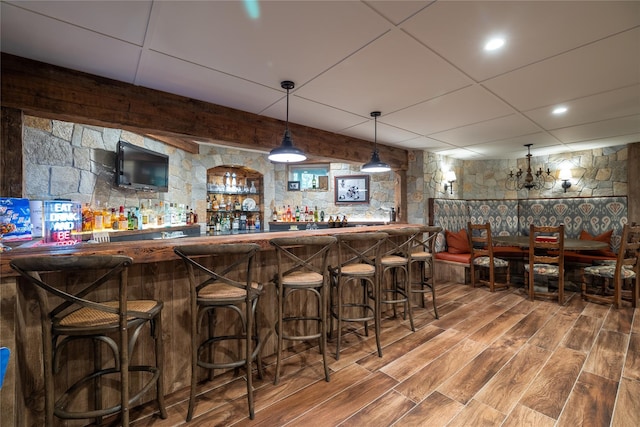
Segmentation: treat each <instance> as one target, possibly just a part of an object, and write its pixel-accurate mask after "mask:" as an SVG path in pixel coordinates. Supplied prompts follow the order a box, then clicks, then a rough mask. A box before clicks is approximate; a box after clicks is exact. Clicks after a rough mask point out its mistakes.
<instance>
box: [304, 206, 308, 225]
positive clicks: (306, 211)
mask: <svg viewBox="0 0 640 427" xmlns="http://www.w3.org/2000/svg"><path fill="white" fill-rule="evenodd" d="M303 221H304V222H309V206H305V207H304V220H303Z"/></svg>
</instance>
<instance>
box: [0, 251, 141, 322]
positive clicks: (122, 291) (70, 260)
mask: <svg viewBox="0 0 640 427" xmlns="http://www.w3.org/2000/svg"><path fill="white" fill-rule="evenodd" d="M132 263H133V260H132V259H131V258H130V257H127V256H122V255H86V256H66V255H65V256H43V257H40V256H37V257H24V258H16V259H13V260H11V262H10V265H11V268H13V269H14V270H16V271H17V272H18V273H20V275H21V276H22V277H24V278H25V279H26V280H27V281H28V282H29V283H30V284H32V285H35V286H36V291H37V292H36V293H37V296H38V303H39V304H40V307H41V313H42V316H43V319H42V320H43V322H47V321H54V322H55V319H56V318H57V317H61V316H63V315H65V314H66V313H68V312H70V311H75V310H77V309H78V308H80V307H87V308H93V309H96V310H100V311H104V312H107V313H112V314H116V315H118V314H120V313H121V312H124V311H125V310H126V304H127V274H126V268H127V267H129V266H130V265H131V264H132ZM89 270H104V273H103V274H102V275H101V276H100V277H98V278H97V279H95V280H93V281H91V282H90V283H89V284H88V285H87V286H85V287H84V288H83V289H81V290H80V291H78V292H76V293H75V294H72V293H69V292H66V291H64V290H62V289H59V288H57V287H55V286H53V285H51V284H49V283H47V282H46V281H44V280H43V279H42V277H41V274H42V273H55V272H77V273H78V274H81V275H82V277H86V274H87V272H88V271H89ZM114 278H118V279H119V301H120V305H119V307H114V306H111V305H105V304H101V303H100V302H97V301H94V300H91V299H88V296H89V295H90V294H91V293H93V292H94V291H96V290H98V288H99V287H100V286H101V285H103V284H105V283H107V282H108V281H109V280H111V279H114ZM49 294H52V295H55V296H57V297H60V298H62V299H63V302H62V303H60V304H59V305H57V306H56V307H54V308H53V309H51V308H50V307H49ZM49 310H50V311H49ZM129 312H130V313H131V314H132V315H135V316H136V317H140V318H148V317H149V316H148V314H147V313H139V312H134V311H129ZM45 316H46V318H45ZM121 323H124V325H125V326H126V317H125V316H121Z"/></svg>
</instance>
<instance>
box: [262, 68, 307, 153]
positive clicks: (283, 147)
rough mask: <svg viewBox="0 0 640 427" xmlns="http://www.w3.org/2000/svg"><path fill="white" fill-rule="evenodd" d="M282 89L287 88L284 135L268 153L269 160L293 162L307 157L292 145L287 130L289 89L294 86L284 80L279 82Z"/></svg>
mask: <svg viewBox="0 0 640 427" xmlns="http://www.w3.org/2000/svg"><path fill="white" fill-rule="evenodd" d="M280 86H281V87H282V89H286V90H287V121H286V124H285V128H284V136H283V137H282V143H281V144H280V146H279V147H278V148H274V149H273V150H271V152H270V153H269V160H271V161H272V162H276V163H295V162H301V161H303V160H306V159H307V156H306V155H305V154H304V151H302V150H301V149H299V148H296V147H294V146H293V141H292V140H291V133H290V132H289V90H291V89H293V88H294V84H293V82H292V81H289V80H285V81H283V82H282V83H280Z"/></svg>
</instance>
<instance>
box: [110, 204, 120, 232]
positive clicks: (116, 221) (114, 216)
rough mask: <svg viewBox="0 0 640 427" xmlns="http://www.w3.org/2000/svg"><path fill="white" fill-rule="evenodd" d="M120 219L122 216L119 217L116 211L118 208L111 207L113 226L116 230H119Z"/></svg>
mask: <svg viewBox="0 0 640 427" xmlns="http://www.w3.org/2000/svg"><path fill="white" fill-rule="evenodd" d="M119 220H120V218H119V217H118V214H117V213H116V208H111V228H112V229H114V230H117V229H118V228H119V227H118V226H119V225H120V224H119Z"/></svg>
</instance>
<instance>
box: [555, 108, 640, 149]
mask: <svg viewBox="0 0 640 427" xmlns="http://www.w3.org/2000/svg"><path fill="white" fill-rule="evenodd" d="M639 132H640V114H639V115H634V116H627V117H622V118H617V119H611V120H603V121H599V122H595V123H589V124H586V125H579V126H572V127H568V128H564V129H556V130H554V131H551V132H550V133H551V134H552V135H554V136H555V137H557V138H558V139H559V140H561V141H562V142H564V143H570V142H578V141H586V140H587V139H606V138H609V137H617V136H624V135H631V134H637V133H639Z"/></svg>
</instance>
